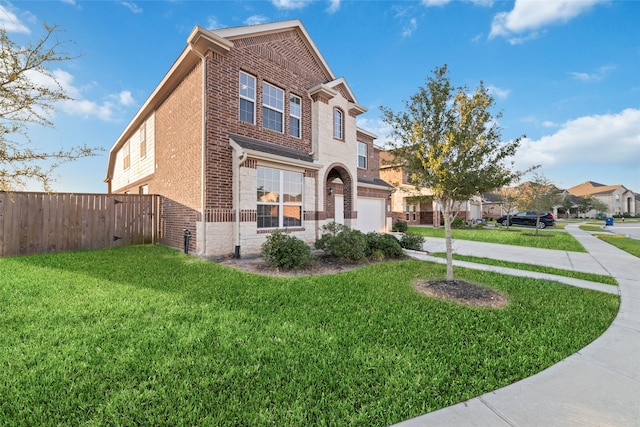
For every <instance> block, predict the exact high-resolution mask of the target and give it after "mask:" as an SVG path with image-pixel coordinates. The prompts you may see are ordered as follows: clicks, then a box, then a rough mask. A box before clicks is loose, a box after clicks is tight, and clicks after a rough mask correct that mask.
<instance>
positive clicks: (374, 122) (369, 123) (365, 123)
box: [356, 117, 393, 147]
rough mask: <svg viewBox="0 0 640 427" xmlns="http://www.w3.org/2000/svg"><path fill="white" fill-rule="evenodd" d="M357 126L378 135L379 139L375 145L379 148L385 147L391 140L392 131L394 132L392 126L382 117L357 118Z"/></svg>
mask: <svg viewBox="0 0 640 427" xmlns="http://www.w3.org/2000/svg"><path fill="white" fill-rule="evenodd" d="M356 125H357V126H358V127H359V128H361V129H364V130H366V131H367V132H371V133H372V134H374V135H377V136H378V139H376V140H375V143H376V145H377V146H379V147H384V146H385V144H386V142H387V141H388V140H389V135H391V131H392V130H393V129H392V128H391V126H389V125H388V124H387V123H385V122H384V121H382V119H381V118H380V117H378V118H375V119H369V118H366V117H358V118H356Z"/></svg>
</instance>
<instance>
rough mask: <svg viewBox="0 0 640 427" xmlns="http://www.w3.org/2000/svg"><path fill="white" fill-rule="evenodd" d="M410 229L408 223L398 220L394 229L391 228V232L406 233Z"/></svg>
mask: <svg viewBox="0 0 640 427" xmlns="http://www.w3.org/2000/svg"><path fill="white" fill-rule="evenodd" d="M408 229H409V226H408V225H407V223H406V221H402V220H400V219H399V220H397V221H396V223H395V224H393V227H391V231H395V232H398V233H405V232H406V231H407V230H408Z"/></svg>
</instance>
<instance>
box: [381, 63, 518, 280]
mask: <svg viewBox="0 0 640 427" xmlns="http://www.w3.org/2000/svg"><path fill="white" fill-rule="evenodd" d="M494 104H495V102H494V99H493V97H492V96H491V94H490V93H489V90H488V89H487V88H486V87H485V86H484V84H483V82H480V84H479V86H478V87H477V88H475V90H474V91H472V92H471V91H469V89H468V88H467V87H454V86H453V85H452V84H451V82H450V80H449V76H448V69H447V66H446V65H444V66H442V67H439V68H436V69H435V70H434V71H433V75H432V76H430V77H428V78H427V81H426V85H425V86H421V87H419V88H418V91H417V92H416V93H415V94H414V95H413V96H412V97H411V98H410V99H409V101H404V106H405V111H402V112H399V113H396V112H394V111H392V110H391V109H389V108H386V107H381V110H382V113H383V120H384V121H385V123H387V124H388V125H390V126H391V128H392V133H391V141H389V143H388V144H389V147H388V148H389V149H390V150H391V152H392V153H393V154H394V155H395V160H394V165H395V166H396V167H401V168H403V169H404V170H405V171H406V172H407V176H408V180H409V181H410V183H411V184H412V185H415V186H416V187H418V188H429V189H430V190H431V191H432V192H433V195H434V199H435V200H436V202H437V203H438V204H439V205H440V207H441V209H442V212H443V216H444V224H445V235H446V237H447V280H453V260H452V253H451V222H452V220H453V216H454V215H455V212H454V205H455V203H456V202H459V201H465V200H468V199H469V198H471V197H473V196H476V195H480V194H482V193H484V192H487V191H491V190H494V189H496V188H500V187H503V186H505V185H509V184H510V183H512V182H513V181H516V180H518V179H519V178H520V177H521V176H522V174H523V173H524V172H519V171H516V170H514V169H513V168H512V163H511V165H509V164H507V161H508V159H509V157H511V156H513V155H514V154H515V153H516V150H517V148H518V147H519V145H520V141H521V138H518V139H515V140H513V141H511V142H503V141H502V139H501V138H502V137H501V129H500V127H499V125H498V120H499V119H500V117H501V113H498V114H495V115H494V114H493V113H492V112H491V109H492V108H493V107H494Z"/></svg>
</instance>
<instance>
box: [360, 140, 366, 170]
mask: <svg viewBox="0 0 640 427" xmlns="http://www.w3.org/2000/svg"><path fill="white" fill-rule="evenodd" d="M358 167H359V168H361V169H366V168H367V144H366V143H364V142H360V141H358Z"/></svg>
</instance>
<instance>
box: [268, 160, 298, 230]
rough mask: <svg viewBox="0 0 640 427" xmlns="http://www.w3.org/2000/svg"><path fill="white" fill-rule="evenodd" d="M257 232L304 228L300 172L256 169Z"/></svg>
mask: <svg viewBox="0 0 640 427" xmlns="http://www.w3.org/2000/svg"><path fill="white" fill-rule="evenodd" d="M257 177H258V185H257V202H258V229H261V228H285V227H301V226H302V187H303V182H304V178H303V175H302V174H301V173H299V172H291V171H285V170H279V169H271V168H265V167H261V166H258V168H257Z"/></svg>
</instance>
